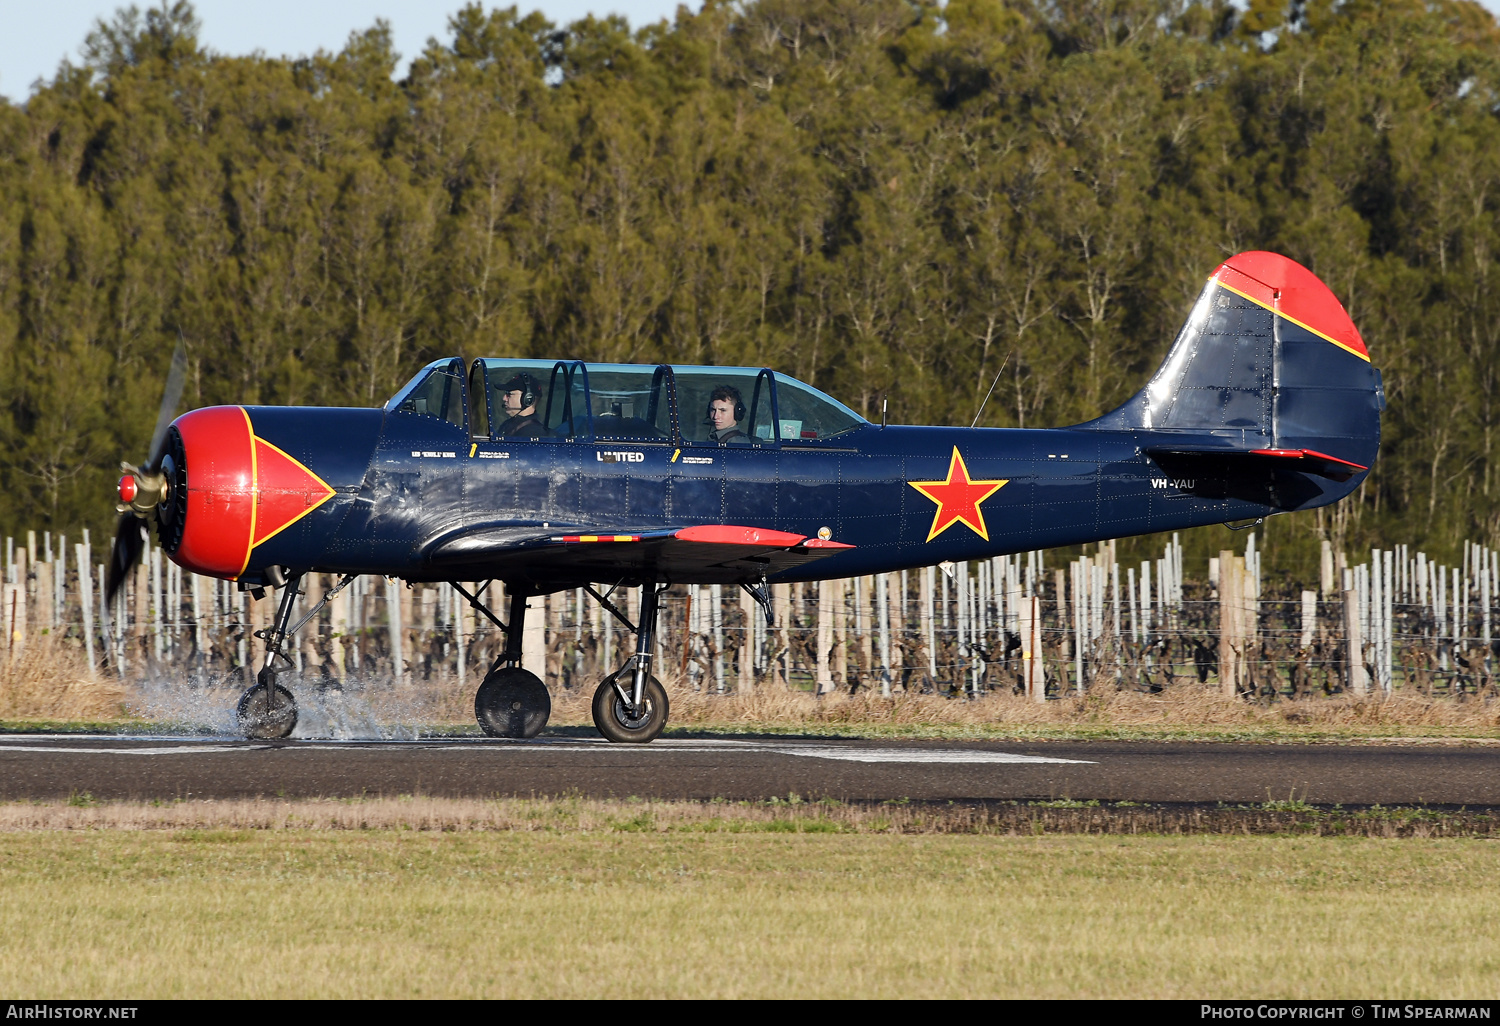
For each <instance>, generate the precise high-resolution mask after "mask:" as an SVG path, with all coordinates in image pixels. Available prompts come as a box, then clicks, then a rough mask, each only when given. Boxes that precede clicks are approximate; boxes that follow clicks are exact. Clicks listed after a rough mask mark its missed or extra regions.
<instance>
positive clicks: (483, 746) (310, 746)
mask: <svg viewBox="0 0 1500 1026" xmlns="http://www.w3.org/2000/svg"><path fill="white" fill-rule="evenodd" d="M17 740H20V739H17ZM26 740H30V738H27V739H26ZM101 740H103V739H101ZM109 740H111V741H115V742H116V743H118V742H119V740H120V739H118V738H110V739H109ZM153 740H157V741H158V742H159V741H160V740H164V739H153ZM269 747H270V746H268V745H254V744H243V743H240V744H179V745H162V744H160V743H157V744H154V745H142V746H140V747H128V748H127V747H118V748H117V747H110V748H84V747H81V746H76V747H75V746H71V745H70V746H63V745H37V744H24V743H23V744H0V753H3V752H49V753H73V754H79V755H200V754H206V753H215V752H257V751H265V750H266V749H267V748H269ZM403 748H405V749H411V748H419V749H422V750H424V751H439V752H480V751H482V752H494V753H497V754H498V753H501V752H514V753H525V752H542V751H545V752H578V753H589V752H594V753H604V752H610V753H614V754H625V753H636V752H641V753H646V752H658V753H663V754H667V755H670V754H672V753H674V752H675V753H694V754H714V755H729V756H732V755H734V754H736V753H743V754H746V755H789V756H796V757H798V758H804V759H831V760H835V761H838V762H865V763H926V764H933V763H938V764H943V763H946V764H949V765H1028V764H1054V765H1056V764H1067V765H1094V764H1095V763H1094V761H1093V760H1090V759H1063V758H1059V757H1057V756H1047V755H1019V754H1017V753H1015V752H997V751H993V750H990V749H978V748H915V747H913V748H908V747H905V746H898V745H882V746H878V747H867V746H864V745H858V744H848V745H840V744H829V743H827V742H820V743H811V742H797V741H731V740H723V741H715V740H696V739H695V740H690V739H686V738H683V739H677V738H664V739H662V740H659V741H654V742H652V743H651V744H649V745H638V746H637V745H614V744H610V743H609V742H607V741H604V740H598V741H592V740H585V739H573V738H543V739H538V740H535V741H502V740H494V741H477V742H476V741H459V742H456V743H454V742H446V741H443V740H441V739H437V738H433V739H428V740H418V741H353V742H350V741H300V742H294V743H292V744H288V745H284V746H282V747H281V748H280V751H282V752H328V751H352V752H380V751H385V752H390V751H392V750H400V749H403Z"/></svg>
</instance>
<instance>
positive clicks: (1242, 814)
mask: <svg viewBox="0 0 1500 1026" xmlns="http://www.w3.org/2000/svg"><path fill="white" fill-rule="evenodd" d="M34 830H56V831H100V830H105V831H109V830H127V831H129V830H271V831H286V830H292V831H308V830H312V831H345V832H347V831H355V832H360V831H380V830H404V831H417V832H435V833H471V832H483V833H493V832H521V833H528V832H537V831H541V832H550V833H584V834H587V833H596V834H597V833H614V832H621V831H624V832H635V833H651V834H670V833H682V832H687V833H846V834H980V835H997V836H1000V835H1004V836H1038V835H1042V834H1112V835H1139V834H1157V835H1171V834H1235V835H1251V834H1254V835H1272V834H1296V835H1316V836H1341V837H1349V836H1359V837H1382V838H1393V837H1417V838H1434V837H1489V836H1492V835H1500V817H1496V816H1493V815H1491V814H1490V813H1488V812H1484V811H1479V812H1469V811H1463V812H1444V811H1432V810H1426V809H1415V808H1413V809H1381V808H1376V809H1361V810H1344V809H1329V808H1316V807H1312V806H1308V805H1306V804H1303V803H1300V802H1276V801H1272V802H1266V803H1264V804H1261V805H1254V806H1220V807H1216V808H1204V807H1196V806H1140V805H1136V804H1133V803H1128V802H1127V803H1116V804H1108V803H1106V804H1101V803H1099V802H1079V801H1045V802H995V803H983V804H969V805H956V804H931V805H929V804H922V803H917V804H911V803H906V802H890V803H855V804H845V803H841V802H828V801H820V802H814V803H807V802H801V801H799V800H797V799H796V798H795V797H789V798H788V799H784V800H774V801H769V802H723V801H714V802H695V801H658V800H650V799H645V800H638V799H626V800H621V799H593V798H541V799H526V798H497V799H492V800H485V799H466V798H434V797H426V796H406V797H400V798H370V799H358V800H339V799H325V800H297V801H286V800H278V801H268V800H224V801H171V802H161V801H154V802H108V803H95V802H93V801H92V800H91V799H90V798H89V797H88V796H87V795H79V796H75V797H74V798H73V799H72V800H71V801H69V802H67V803H58V802H46V803H36V802H33V803H26V802H16V803H7V804H3V805H0V833H13V832H16V831H34Z"/></svg>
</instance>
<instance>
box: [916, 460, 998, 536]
mask: <svg viewBox="0 0 1500 1026" xmlns="http://www.w3.org/2000/svg"><path fill="white" fill-rule="evenodd" d="M1009 481H1010V479H1009V478H1005V479H1004V480H999V481H972V480H970V479H969V468H968V467H966V466H964V458H963V457H962V456H960V455H959V452H958V446H956V445H955V446H954V447H953V459H952V460H950V461H949V463H948V480H946V481H908V482H906V483H907V484H909V485H911V486H912V487H913V488H915V489H916V490H917V491H919V492H921V493H922V494H923V495H925V496H927V497H928V498H929V499H931V500H932V501H933V502H935V503H937V504H938V508H937V512H936V513H934V514H933V516H932V530H930V531H928V532H927V540H928V541H932V539H934V538H936V537H937V536H938V535H940V534H942V533H943V532H944V531H946V530H948V528H950V527H952V526H953V525H954V524H957V523H962V524H964V525H965V526H966V527H968V528H969V530H971V531H973V532H974V533H975V534H977V535H979V537H981V538H983V539H984V540H985V541H989V540H990V532H989V530H988V529H987V528H986V527H985V526H984V513H983V511H981V510H980V508H979V504H980V503H981V502H983V501H984V500H985V499H988V498H989V497H990V496H991V495H994V494H995V493H996V492H998V491H999V490H1000V488H1001V487H1002V486H1003V485H1005V484H1008V483H1009Z"/></svg>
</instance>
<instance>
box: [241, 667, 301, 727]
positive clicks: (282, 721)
mask: <svg viewBox="0 0 1500 1026" xmlns="http://www.w3.org/2000/svg"><path fill="white" fill-rule="evenodd" d="M272 680H273V681H274V680H275V678H274V677H272ZM270 694H271V692H270V691H268V690H267V689H266V685H265V684H264V683H260V684H256V685H254V686H253V687H250V688H247V689H246V690H245V693H244V694H243V695H241V696H240V704H239V705H238V706H237V707H236V708H235V715H236V716H237V717H238V718H239V723H240V733H242V734H244V735H245V736H246V737H248V738H251V739H252V740H256V741H265V740H274V739H278V738H284V737H291V736H292V731H294V730H296V729H297V700H296V699H295V698H293V697H292V693H291V692H290V691H288V690H287V689H286V688H284V687H282V686H281V685H280V684H277V685H276V692H275V694H276V702H275V705H274V706H272V707H271V708H267V706H268V705H269V704H270V703H268V702H267V701H266V699H267V697H268V696H269V695H270Z"/></svg>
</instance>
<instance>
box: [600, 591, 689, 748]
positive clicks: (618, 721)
mask: <svg viewBox="0 0 1500 1026" xmlns="http://www.w3.org/2000/svg"><path fill="white" fill-rule="evenodd" d="M588 590H589V592H590V593H591V594H592V595H593V596H594V598H596V599H598V600H599V602H600V604H601V605H603V606H604V608H605V609H607V610H609V611H610V612H611V613H613V614H614V616H615V618H616V619H618V620H619V621H620V622H621V623H623V624H624V625H625V626H626V627H628V628H630V630H632V631H633V632H634V633H635V655H633V656H631V657H630V658H629V659H627V660H626V661H625V665H624V666H622V667H620V668H619V669H618V670H616V671H615V672H614V673H612V674H610V675H609V676H608V677H605V678H604V681H603V682H602V683H601V684H600V685H599V689H598V690H597V691H595V692H594V707H593V713H594V726H596V727H598V728H599V733H601V734H603V735H604V736H605V738H606V739H608V740H610V741H614V742H617V743H622V744H645V743H646V742H647V741H650V740H652V739H653V738H655V737H656V736H657V735H658V734H660V733H661V732H662V728H664V727H665V726H666V725H667V716H668V714H669V713H670V709H669V706H668V702H667V692H666V689H665V688H663V687H662V686H661V681H659V680H657V679H656V678H655V677H653V676H652V675H651V661H652V659H653V658H654V655H653V651H654V649H655V647H656V615H657V611H658V610H659V608H660V602H659V600H660V597H661V591H664V590H665V587H663V588H661V589H658V588H657V585H656V584H655V582H649V583H647V584H646V585H645V586H644V587H642V588H641V623H640V626H639V627H637V626H635V625H633V624H631V622H630V620H629V619H627V618H626V617H625V615H624V614H623V613H621V612H620V611H619V610H618V609H616V608H615V607H614V605H613V604H612V603H611V602H610V601H609V599H608V598H607V597H606V596H604V595H600V594H599V593H598V592H597V591H594V589H593V588H589V589H588Z"/></svg>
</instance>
